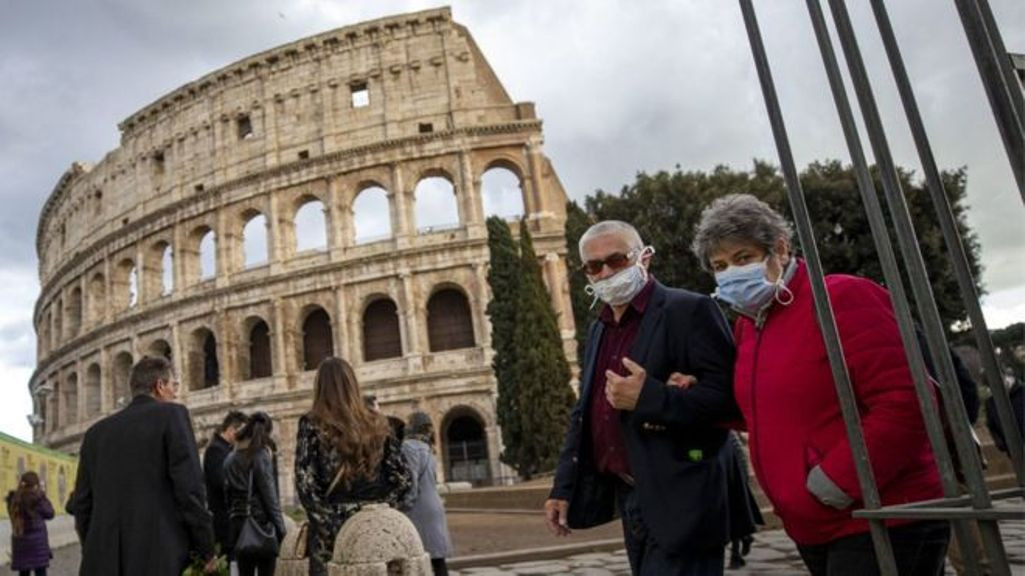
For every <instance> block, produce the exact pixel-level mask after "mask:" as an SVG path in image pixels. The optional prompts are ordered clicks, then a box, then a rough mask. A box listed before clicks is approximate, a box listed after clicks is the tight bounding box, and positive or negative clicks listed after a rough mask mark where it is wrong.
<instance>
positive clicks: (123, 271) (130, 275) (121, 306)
mask: <svg viewBox="0 0 1025 576" xmlns="http://www.w3.org/2000/svg"><path fill="white" fill-rule="evenodd" d="M113 284H114V286H113V290H112V291H113V293H114V301H115V303H116V305H117V308H116V309H117V310H125V309H128V308H131V307H133V306H135V305H136V304H138V302H139V274H138V272H137V271H136V269H135V262H134V261H132V259H131V258H125V259H124V260H122V261H121V262H120V263H119V264H118V265H117V272H116V275H115V276H114V283H113Z"/></svg>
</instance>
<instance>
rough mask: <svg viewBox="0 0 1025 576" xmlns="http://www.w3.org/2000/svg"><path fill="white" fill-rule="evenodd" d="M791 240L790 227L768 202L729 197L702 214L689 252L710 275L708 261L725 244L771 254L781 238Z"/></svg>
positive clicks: (740, 195)
mask: <svg viewBox="0 0 1025 576" xmlns="http://www.w3.org/2000/svg"><path fill="white" fill-rule="evenodd" d="M792 236H793V229H791V227H790V223H789V222H787V221H786V219H784V218H783V216H781V215H780V213H779V212H776V211H775V210H773V209H772V208H771V207H770V206H769V205H768V204H766V203H765V202H762V201H761V200H759V199H758V198H755V197H754V196H752V195H750V194H727V195H726V196H723V197H722V198H716V199H715V200H713V201H712V203H711V204H709V205H708V206H707V207H706V208H705V209H704V210H703V211H702V212H701V221H700V222H698V225H697V227H696V228H695V230H694V240H693V241H692V242H691V244H690V249H691V251H693V252H694V255H695V256H697V258H698V262H700V263H701V267H702V268H703V269H705V270H708V271H710V270H711V266H710V265H709V257H710V256H711V254H712V252H714V251H715V250H716V249H717V248H718V247H719V245H720V244H722V243H723V242H727V241H732V242H750V243H752V244H754V245H755V246H758V247H759V248H761V249H762V250H764V251H765V252H766V253H768V252H771V251H772V250H773V249H774V248H775V247H776V242H778V241H779V239H780V238H783V239H785V240H786V241H787V243H788V244H789V243H790V239H791V237H792Z"/></svg>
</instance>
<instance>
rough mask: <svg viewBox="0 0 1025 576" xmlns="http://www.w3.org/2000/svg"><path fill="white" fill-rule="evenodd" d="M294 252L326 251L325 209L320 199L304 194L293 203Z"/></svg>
mask: <svg viewBox="0 0 1025 576" xmlns="http://www.w3.org/2000/svg"><path fill="white" fill-rule="evenodd" d="M292 226H293V229H294V230H295V246H294V248H295V251H296V252H297V253H298V252H305V251H307V250H317V251H323V250H327V207H326V206H325V205H324V202H322V201H321V200H320V198H318V197H316V196H314V195H312V194H305V195H303V196H301V197H299V199H298V200H297V201H296V203H295V214H294V216H293V217H292Z"/></svg>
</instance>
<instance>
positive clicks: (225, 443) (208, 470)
mask: <svg viewBox="0 0 1025 576" xmlns="http://www.w3.org/2000/svg"><path fill="white" fill-rule="evenodd" d="M245 423H246V415H245V414H243V413H242V412H239V411H238V410H232V411H231V412H228V414H227V415H226V416H225V417H224V421H223V422H221V425H220V426H218V427H217V432H215V433H214V437H213V438H212V439H211V440H210V444H209V445H207V447H206V450H205V451H204V452H203V478H204V479H205V480H206V496H207V501H208V503H209V505H210V512H211V513H212V514H213V516H214V541H215V542H217V544H218V545H219V546H220V548H221V553H222V554H226V555H227V556H228V558H229V559H230V558H231V557H232V555H231V549H232V548H233V547H234V546H235V543H234V542H231V541H230V535H229V532H230V523H229V521H228V504H227V503H226V502H225V500H224V459H225V458H227V457H228V454H231V450H232V448H233V447H234V446H235V434H237V433H238V431H239V430H241V429H242V426H244V425H245Z"/></svg>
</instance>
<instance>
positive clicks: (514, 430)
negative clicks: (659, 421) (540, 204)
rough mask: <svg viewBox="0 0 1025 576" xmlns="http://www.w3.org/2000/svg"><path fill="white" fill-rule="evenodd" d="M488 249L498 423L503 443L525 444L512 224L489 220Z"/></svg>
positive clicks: (517, 280) (517, 258)
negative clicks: (518, 371) (519, 400)
mask: <svg viewBox="0 0 1025 576" xmlns="http://www.w3.org/2000/svg"><path fill="white" fill-rule="evenodd" d="M487 228H488V249H489V250H490V252H491V265H490V267H489V269H488V284H489V285H490V286H491V294H492V296H491V301H490V302H488V308H487V314H488V317H489V318H490V319H491V347H492V348H493V349H494V350H495V357H494V359H493V360H492V362H491V368H492V370H494V372H495V379H496V380H497V381H498V406H497V412H498V424H499V426H500V427H501V429H502V443H503V444H504V445H505V446H506V447H507V448H506V452H508V447H509V446H520V445H522V444H523V434H522V433H521V428H520V422H519V419H518V417H517V414H518V412H519V406H518V404H517V398H516V386H515V383H516V379H515V377H514V375H513V360H514V358H515V348H514V346H513V332H514V329H515V325H516V305H517V300H518V298H519V290H520V288H519V287H520V284H521V282H520V277H521V273H520V254H519V247H518V246H517V245H516V242H515V241H514V240H513V237H512V233H511V232H510V231H509V225H508V224H506V222H505V220H503V219H502V218H500V217H498V216H491V217H490V218H488V220H487ZM501 458H502V461H503V462H505V463H506V464H509V465H511V466H515V462H514V461H512V460H510V459H508V458H507V456H506V454H503V455H502V456H501Z"/></svg>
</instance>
